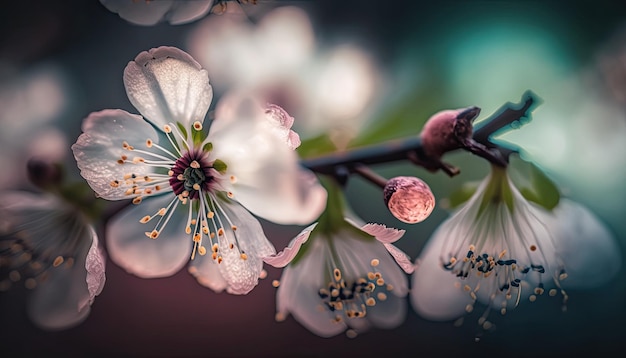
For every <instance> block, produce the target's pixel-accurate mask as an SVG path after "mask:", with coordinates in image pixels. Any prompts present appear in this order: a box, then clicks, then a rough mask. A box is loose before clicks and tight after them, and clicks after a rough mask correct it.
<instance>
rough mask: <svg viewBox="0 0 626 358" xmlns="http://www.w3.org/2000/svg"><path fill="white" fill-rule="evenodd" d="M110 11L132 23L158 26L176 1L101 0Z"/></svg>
mask: <svg viewBox="0 0 626 358" xmlns="http://www.w3.org/2000/svg"><path fill="white" fill-rule="evenodd" d="M100 2H101V3H102V5H104V6H105V7H106V8H107V9H109V11H111V12H114V13H117V14H119V15H120V17H121V18H122V19H124V20H126V21H128V22H130V23H133V24H137V25H144V26H150V25H156V24H157V23H158V22H159V21H161V19H163V16H165V14H166V13H167V12H168V11H169V10H170V8H171V7H172V4H173V3H174V1H167V0H160V1H129V0H100Z"/></svg>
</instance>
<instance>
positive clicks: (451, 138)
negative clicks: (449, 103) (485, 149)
mask: <svg viewBox="0 0 626 358" xmlns="http://www.w3.org/2000/svg"><path fill="white" fill-rule="evenodd" d="M479 113H480V108H478V107H468V108H461V109H455V110H446V111H441V112H438V113H436V114H434V115H433V116H432V117H430V118H429V119H428V121H427V122H426V124H425V125H424V128H423V129H422V132H421V133H420V138H421V140H422V147H423V148H424V152H425V153H426V154H427V155H429V156H431V157H432V158H436V159H439V158H441V156H442V155H443V154H445V153H446V152H449V151H451V150H454V149H459V148H462V147H464V145H465V142H466V141H470V140H471V138H472V133H473V128H472V122H473V121H474V119H476V117H477V116H478V114H479Z"/></svg>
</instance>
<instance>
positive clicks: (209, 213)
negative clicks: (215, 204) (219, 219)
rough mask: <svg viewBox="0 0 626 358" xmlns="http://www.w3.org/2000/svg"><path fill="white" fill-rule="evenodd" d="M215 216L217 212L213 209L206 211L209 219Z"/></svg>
mask: <svg viewBox="0 0 626 358" xmlns="http://www.w3.org/2000/svg"><path fill="white" fill-rule="evenodd" d="M213 216H215V213H214V212H212V211H209V212H208V213H206V217H207V218H209V219H213Z"/></svg>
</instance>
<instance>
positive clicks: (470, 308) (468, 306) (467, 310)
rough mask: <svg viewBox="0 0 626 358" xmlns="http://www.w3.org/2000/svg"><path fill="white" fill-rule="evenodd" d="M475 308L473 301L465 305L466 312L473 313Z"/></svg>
mask: <svg viewBox="0 0 626 358" xmlns="http://www.w3.org/2000/svg"><path fill="white" fill-rule="evenodd" d="M473 310H474V305H472V304H471V303H470V304H468V305H466V306H465V312H467V313H472V311H473Z"/></svg>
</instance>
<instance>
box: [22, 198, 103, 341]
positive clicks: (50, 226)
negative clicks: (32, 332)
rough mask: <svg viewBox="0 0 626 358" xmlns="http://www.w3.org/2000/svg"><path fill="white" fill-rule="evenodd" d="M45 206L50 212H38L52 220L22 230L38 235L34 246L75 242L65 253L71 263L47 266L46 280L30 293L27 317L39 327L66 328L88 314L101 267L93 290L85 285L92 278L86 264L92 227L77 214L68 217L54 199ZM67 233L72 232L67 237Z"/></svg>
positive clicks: (58, 247)
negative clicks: (71, 260)
mask: <svg viewBox="0 0 626 358" xmlns="http://www.w3.org/2000/svg"><path fill="white" fill-rule="evenodd" d="M48 210H49V213H50V214H51V216H44V215H46V214H44V213H43V212H40V215H39V216H40V217H42V218H43V217H47V218H48V219H51V220H53V221H49V222H47V223H46V224H44V223H42V222H38V223H37V225H33V226H31V227H30V228H29V229H27V230H26V232H27V234H28V235H29V236H30V237H32V236H33V235H37V236H39V239H38V240H37V241H39V242H38V243H37V246H34V247H39V249H42V250H44V249H43V248H41V246H40V245H44V248H47V250H49V251H48V252H62V251H60V250H62V249H61V247H62V246H63V245H64V244H66V243H68V242H72V243H73V245H76V247H75V248H74V249H75V250H76V251H75V252H72V253H65V255H68V256H69V255H71V256H70V257H71V258H72V259H74V263H73V264H72V265H70V266H68V264H61V265H60V266H58V267H50V268H49V269H48V270H47V274H48V278H47V280H45V281H44V282H41V283H39V285H37V287H35V289H34V292H33V293H32V295H31V296H30V299H29V301H28V306H27V313H28V315H29V317H30V318H31V320H32V321H33V322H34V323H35V324H36V325H37V326H39V327H41V328H43V329H48V330H57V329H66V328H70V327H73V326H75V325H77V324H79V323H81V322H82V321H83V320H84V319H85V318H86V317H87V315H88V314H89V311H90V305H91V303H93V299H94V297H95V296H96V295H97V294H99V293H100V291H101V290H102V286H103V285H104V267H102V268H101V270H99V280H98V284H99V286H98V288H97V290H92V289H91V288H90V287H89V286H88V283H89V281H90V280H92V279H93V278H92V277H90V274H91V273H90V272H88V269H87V268H86V258H87V256H88V254H89V251H91V250H92V248H91V243H93V242H95V243H96V244H97V238H96V234H95V231H94V230H93V228H92V227H90V226H87V224H86V223H84V222H83V221H82V219H81V217H79V216H73V217H71V219H70V220H68V216H67V215H68V214H69V215H72V213H71V212H64V211H63V210H64V207H63V206H62V203H57V205H56V206H52V207H49V208H48ZM55 214H57V216H55ZM58 215H61V216H58ZM77 215H78V214H77ZM69 233H72V235H75V236H74V237H68V234H69ZM31 244H32V243H31ZM65 258H66V259H67V258H68V257H67V256H66V257H65Z"/></svg>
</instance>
